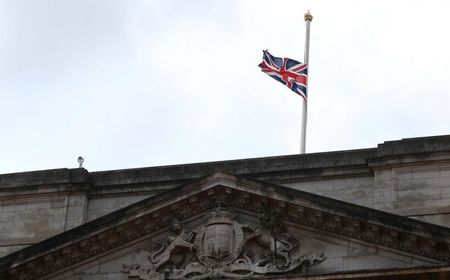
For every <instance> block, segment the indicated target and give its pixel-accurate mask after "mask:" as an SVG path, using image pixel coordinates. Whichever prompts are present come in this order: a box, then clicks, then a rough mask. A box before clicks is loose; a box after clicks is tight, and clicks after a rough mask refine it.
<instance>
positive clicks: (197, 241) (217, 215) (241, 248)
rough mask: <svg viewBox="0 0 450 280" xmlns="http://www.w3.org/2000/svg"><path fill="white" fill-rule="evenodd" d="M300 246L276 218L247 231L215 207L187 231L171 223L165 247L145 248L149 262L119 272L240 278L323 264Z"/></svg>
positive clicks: (172, 279)
mask: <svg viewBox="0 0 450 280" xmlns="http://www.w3.org/2000/svg"><path fill="white" fill-rule="evenodd" d="M299 247H300V246H299V243H298V240H297V238H296V237H295V236H293V235H292V234H290V233H288V232H286V231H285V230H284V229H283V226H282V224H281V222H280V220H279V219H278V217H277V216H276V215H268V214H266V215H265V216H264V217H263V218H261V219H260V224H259V226H258V227H257V228H256V229H251V228H250V227H248V226H246V225H241V224H239V223H238V222H237V221H236V220H235V217H234V214H233V212H232V211H231V210H229V209H224V208H222V207H220V206H219V207H217V208H216V209H214V210H213V211H211V212H210V213H208V214H207V215H206V224H205V225H204V226H202V227H199V228H197V229H195V230H193V231H191V232H188V231H186V230H185V229H184V228H183V227H182V226H181V224H180V223H179V222H178V221H174V222H173V224H172V226H171V227H170V229H169V233H168V237H167V241H166V243H165V244H159V245H158V244H155V246H152V248H149V249H147V251H148V253H149V256H148V260H149V263H147V264H145V265H141V264H133V265H124V268H123V272H126V273H128V274H129V278H130V279H141V280H163V279H169V280H178V279H192V280H201V279H214V278H242V277H250V276H256V275H267V274H281V273H285V272H289V271H293V270H295V269H297V268H299V267H301V266H302V265H305V266H311V265H313V264H314V263H315V262H321V261H323V260H324V259H325V257H324V256H323V254H320V255H319V256H316V255H314V254H307V255H302V254H301V253H300V252H299V251H300V248H299Z"/></svg>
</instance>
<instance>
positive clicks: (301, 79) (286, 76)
mask: <svg viewBox="0 0 450 280" xmlns="http://www.w3.org/2000/svg"><path fill="white" fill-rule="evenodd" d="M263 52H264V54H263V60H262V62H261V63H260V64H259V65H258V66H259V67H260V68H261V71H263V72H264V73H266V74H267V75H269V76H271V77H272V78H274V79H275V80H277V81H279V82H280V83H282V84H284V85H286V86H287V87H288V88H290V89H291V90H292V91H294V92H295V93H297V94H298V95H300V96H301V97H303V98H304V99H305V101H306V99H307V85H308V65H307V64H304V63H301V62H298V61H296V60H293V59H290V58H281V57H276V56H273V55H271V54H270V53H269V52H268V51H267V50H265V51H263Z"/></svg>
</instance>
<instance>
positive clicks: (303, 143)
mask: <svg viewBox="0 0 450 280" xmlns="http://www.w3.org/2000/svg"><path fill="white" fill-rule="evenodd" d="M312 19H313V16H312V15H311V14H310V13H309V11H308V12H307V13H306V14H305V22H306V38H305V63H306V64H308V74H309V25H310V23H311V21H312ZM306 90H308V89H306ZM308 91H309V90H308ZM308 95H309V93H308ZM302 108H303V110H302V111H303V116H302V135H301V139H300V154H304V153H305V151H306V120H307V119H308V106H307V104H306V100H305V99H304V98H302Z"/></svg>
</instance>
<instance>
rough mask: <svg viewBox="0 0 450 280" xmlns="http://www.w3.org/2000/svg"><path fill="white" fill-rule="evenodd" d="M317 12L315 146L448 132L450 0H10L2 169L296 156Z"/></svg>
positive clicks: (3, 34)
mask: <svg viewBox="0 0 450 280" xmlns="http://www.w3.org/2000/svg"><path fill="white" fill-rule="evenodd" d="M307 9H310V10H311V13H312V14H313V16H314V20H313V21H312V23H311V50H310V68H309V75H310V76H309V103H308V109H309V112H308V113H309V114H308V137H307V148H306V149H307V152H308V153H312V152H323V151H333V150H344V149H357V148H369V147H375V146H376V145H377V144H378V143H382V142H383V141H386V140H396V139H401V138H408V137H421V136H430V135H441V134H449V133H450V82H449V80H450V79H449V73H450V2H448V1H444V0H442V1H437V0H427V1H423V0H422V1H414V0H408V1H402V0H395V1H392V0H389V1H387V0H377V1H373V0H372V1H361V0H340V1H336V0H329V1H326V0H314V1H312V0H308V1H307V0H277V1H275V0H272V1H262V0H241V1H237V0H226V1H211V0H204V1H202V0H189V1H184V0H178V1H168V0H142V1H137V0H122V1H114V0H64V1H61V0H28V1H27V0H0V104H1V110H0V127H1V138H0V173H10V172H20V171H29V170H41V169H50V168H65V167H68V168H73V167H77V162H76V159H77V157H78V156H79V155H82V156H84V157H85V165H84V166H85V167H86V168H87V169H88V170H90V171H95V170H108V169H122V168H135V167H145V166H156V165H168V164H179V163H189V162H202V161H213V160H226V159H238V158H248V157H262V156H274V155H286V154H295V153H298V152H299V138H300V116H301V103H300V102H301V99H300V98H299V96H297V95H295V94H294V93H293V92H291V91H290V90H289V89H288V88H286V87H285V86H283V85H282V84H280V83H278V82H276V81H275V80H273V79H271V78H270V77H268V76H266V75H265V74H263V73H261V72H260V70H259V68H258V67H257V65H258V64H259V62H260V61H261V57H262V50H263V49H269V51H271V52H272V53H273V54H274V55H277V56H284V57H291V58H293V59H297V60H300V61H302V60H303V49H304V35H305V23H304V20H303V14H304V13H305V11H306V10H307Z"/></svg>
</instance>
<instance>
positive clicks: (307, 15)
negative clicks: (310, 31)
mask: <svg viewBox="0 0 450 280" xmlns="http://www.w3.org/2000/svg"><path fill="white" fill-rule="evenodd" d="M308 20H309V21H312V20H313V16H312V15H311V13H310V12H309V10H308V12H306V14H305V21H308Z"/></svg>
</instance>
